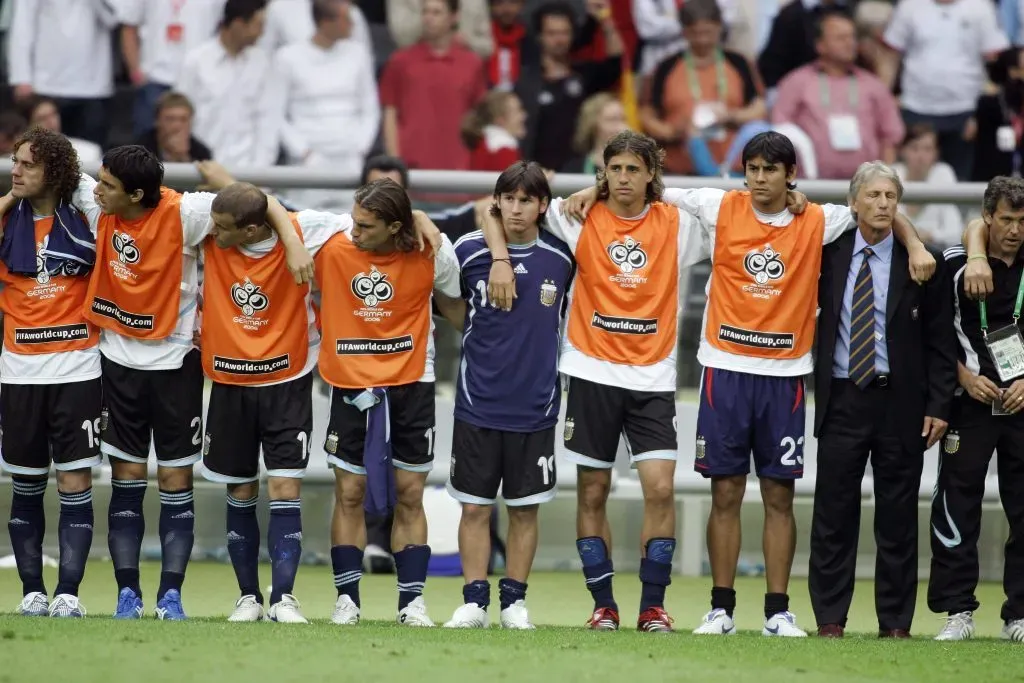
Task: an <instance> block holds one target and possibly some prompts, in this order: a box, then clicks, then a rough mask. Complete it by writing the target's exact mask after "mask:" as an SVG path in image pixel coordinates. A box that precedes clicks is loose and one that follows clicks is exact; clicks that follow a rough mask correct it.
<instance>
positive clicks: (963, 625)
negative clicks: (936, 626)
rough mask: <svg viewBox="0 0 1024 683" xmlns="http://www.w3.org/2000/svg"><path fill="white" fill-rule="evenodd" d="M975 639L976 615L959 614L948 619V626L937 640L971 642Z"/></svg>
mask: <svg viewBox="0 0 1024 683" xmlns="http://www.w3.org/2000/svg"><path fill="white" fill-rule="evenodd" d="M973 637H974V613H973V612H958V613H957V614H950V615H949V616H948V617H946V624H945V625H944V626H943V627H942V630H941V631H939V635H937V636H935V640H970V639H971V638H973Z"/></svg>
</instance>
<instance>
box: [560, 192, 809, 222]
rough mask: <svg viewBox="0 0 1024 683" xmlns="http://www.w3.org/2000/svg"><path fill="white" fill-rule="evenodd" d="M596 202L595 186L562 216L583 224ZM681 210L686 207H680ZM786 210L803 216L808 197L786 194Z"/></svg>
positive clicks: (566, 204) (570, 200) (566, 205)
mask: <svg viewBox="0 0 1024 683" xmlns="http://www.w3.org/2000/svg"><path fill="white" fill-rule="evenodd" d="M694 191H695V192H699V190H694ZM596 202H597V186H596V185H593V186H591V187H588V188H585V189H582V190H580V191H579V192H575V193H573V194H571V195H569V197H567V198H566V199H565V200H564V201H563V202H562V209H561V211H562V215H563V216H566V217H567V218H572V219H574V220H577V221H579V222H581V223H582V222H583V221H584V220H586V218H587V214H588V213H590V209H592V208H593V206H594V204H595V203H596ZM696 204H697V203H696V202H695V203H694V205H696ZM688 205H689V204H688V203H687V206H688ZM677 206H678V205H677ZM679 208H686V207H685V206H679ZM786 208H788V209H789V211H790V213H793V214H797V215H799V214H802V213H803V212H804V209H806V208H807V195H805V194H804V193H803V192H797V191H796V190H790V191H789V192H787V193H786Z"/></svg>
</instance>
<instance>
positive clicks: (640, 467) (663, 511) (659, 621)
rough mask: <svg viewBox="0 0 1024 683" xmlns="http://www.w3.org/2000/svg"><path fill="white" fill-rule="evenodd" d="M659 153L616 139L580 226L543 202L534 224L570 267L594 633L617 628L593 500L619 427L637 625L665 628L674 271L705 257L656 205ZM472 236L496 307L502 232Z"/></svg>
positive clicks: (637, 139) (685, 219) (601, 498)
mask: <svg viewBox="0 0 1024 683" xmlns="http://www.w3.org/2000/svg"><path fill="white" fill-rule="evenodd" d="M663 156H664V155H663V152H662V151H661V150H660V149H659V148H658V146H657V143H656V142H655V141H654V140H653V139H651V138H650V137H648V136H646V135H641V134H638V133H633V132H630V131H627V132H623V133H620V134H618V135H616V136H615V137H613V138H612V139H611V141H609V143H608V145H607V147H606V148H605V151H604V160H605V167H606V168H605V171H604V173H603V174H602V176H601V180H600V185H599V188H600V194H599V198H600V201H598V202H597V203H596V204H594V206H593V210H592V211H590V213H589V215H588V216H587V218H586V222H585V223H583V224H581V223H579V222H577V221H574V220H568V219H566V218H565V217H564V216H562V215H560V213H559V208H560V203H561V200H559V199H554V200H552V202H551V206H550V208H549V209H548V211H547V214H546V215H547V220H546V222H545V224H544V227H545V229H547V230H549V231H550V232H551V233H552V234H553V235H555V236H556V237H558V238H559V239H561V240H564V241H565V242H566V243H567V244H568V245H569V248H570V249H571V250H572V252H573V255H574V256H575V258H576V262H577V267H578V269H579V271H578V274H577V276H576V278H575V280H574V282H573V287H572V291H571V293H570V304H569V320H568V325H567V329H566V333H565V336H564V338H563V342H562V352H561V359H560V361H559V370H560V371H561V372H563V373H565V374H566V375H569V377H570V381H569V396H568V404H567V407H566V418H565V433H564V436H563V438H564V441H565V447H566V448H567V449H568V451H569V458H570V459H571V460H572V461H573V462H575V463H576V465H577V469H578V479H577V482H578V483H577V512H576V531H577V536H578V539H577V541H576V545H577V549H578V551H579V554H580V559H581V560H582V562H583V575H584V577H585V578H586V583H587V588H589V589H590V592H591V594H592V595H593V597H594V611H593V614H592V615H591V617H590V620H589V625H590V628H592V629H597V630H615V629H617V628H618V627H619V613H618V605H617V604H616V602H615V599H614V597H613V594H612V576H613V575H614V571H613V568H612V561H611V552H610V546H611V538H610V531H609V527H608V518H607V514H606V510H605V505H606V502H607V500H608V492H609V489H610V486H611V468H612V467H613V465H614V463H615V454H616V450H617V448H618V443H619V435H620V434H623V433H624V434H625V437H626V443H627V446H628V450H629V453H630V462H631V463H632V465H633V466H634V467H636V469H637V471H638V473H639V475H640V484H641V487H642V490H643V496H644V520H643V527H642V529H641V542H642V544H643V554H642V558H641V561H640V581H641V582H642V584H643V590H642V594H641V598H640V615H639V618H638V620H637V629H638V630H640V631H653V632H667V631H671V630H672V627H671V623H672V622H671V619H670V618H669V616H668V614H667V613H666V612H665V609H664V601H665V588H666V586H668V585H669V583H670V582H671V574H672V556H673V554H674V553H675V545H676V542H675V500H674V495H673V485H672V479H673V476H674V474H675V465H676V450H677V438H676V404H675V391H676V361H675V354H676V338H677V336H678V334H677V326H678V319H679V278H680V276H681V272H682V270H683V269H684V268H686V267H688V266H690V265H692V264H694V263H697V262H698V261H701V260H703V259H705V258H707V257H708V253H707V250H706V247H705V241H706V239H705V237H704V236H703V235H702V234H701V226H700V223H699V222H698V221H697V220H695V219H694V218H692V217H691V216H690V215H689V214H688V213H685V212H683V211H680V210H679V209H677V208H675V207H673V206H669V205H667V204H665V203H663V202H662V201H661V194H662V191H663V190H664V185H663V184H662V180H661V171H662V158H663ZM484 232H485V235H486V238H487V244H488V246H489V247H490V249H491V253H492V255H493V261H494V265H493V266H492V268H491V277H490V282H489V285H488V288H489V289H488V291H489V293H490V294H495V295H499V296H501V299H500V300H499V301H498V305H499V306H501V307H506V308H507V304H508V303H509V302H508V300H507V295H505V294H503V293H502V292H503V288H505V287H506V285H507V283H508V281H509V279H510V278H511V277H512V276H514V273H513V270H514V269H513V268H512V266H511V260H510V257H509V251H508V249H507V248H506V244H505V235H504V233H503V231H502V230H500V229H497V226H494V225H487V226H485V231H484ZM502 278H504V280H502ZM491 298H492V300H493V299H494V296H492V297H491ZM508 410H509V411H510V410H511V408H509V409H508Z"/></svg>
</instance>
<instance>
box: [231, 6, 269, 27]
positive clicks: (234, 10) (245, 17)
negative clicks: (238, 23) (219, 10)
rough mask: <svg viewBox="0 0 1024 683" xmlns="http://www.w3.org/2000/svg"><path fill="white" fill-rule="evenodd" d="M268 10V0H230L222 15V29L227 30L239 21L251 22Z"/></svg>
mask: <svg viewBox="0 0 1024 683" xmlns="http://www.w3.org/2000/svg"><path fill="white" fill-rule="evenodd" d="M266 8H267V0H228V1H227V3H226V4H225V5H224V13H223V14H222V15H221V20H220V28H227V27H228V26H230V25H231V23H232V22H233V21H235V20H237V19H241V20H242V21H250V20H251V19H252V18H253V17H254V16H256V15H257V14H259V12H260V11H261V10H264V9H266Z"/></svg>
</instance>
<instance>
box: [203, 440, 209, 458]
mask: <svg viewBox="0 0 1024 683" xmlns="http://www.w3.org/2000/svg"><path fill="white" fill-rule="evenodd" d="M210 441H211V439H210V435H209V434H204V435H203V457H206V456H207V455H209V454H210Z"/></svg>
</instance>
